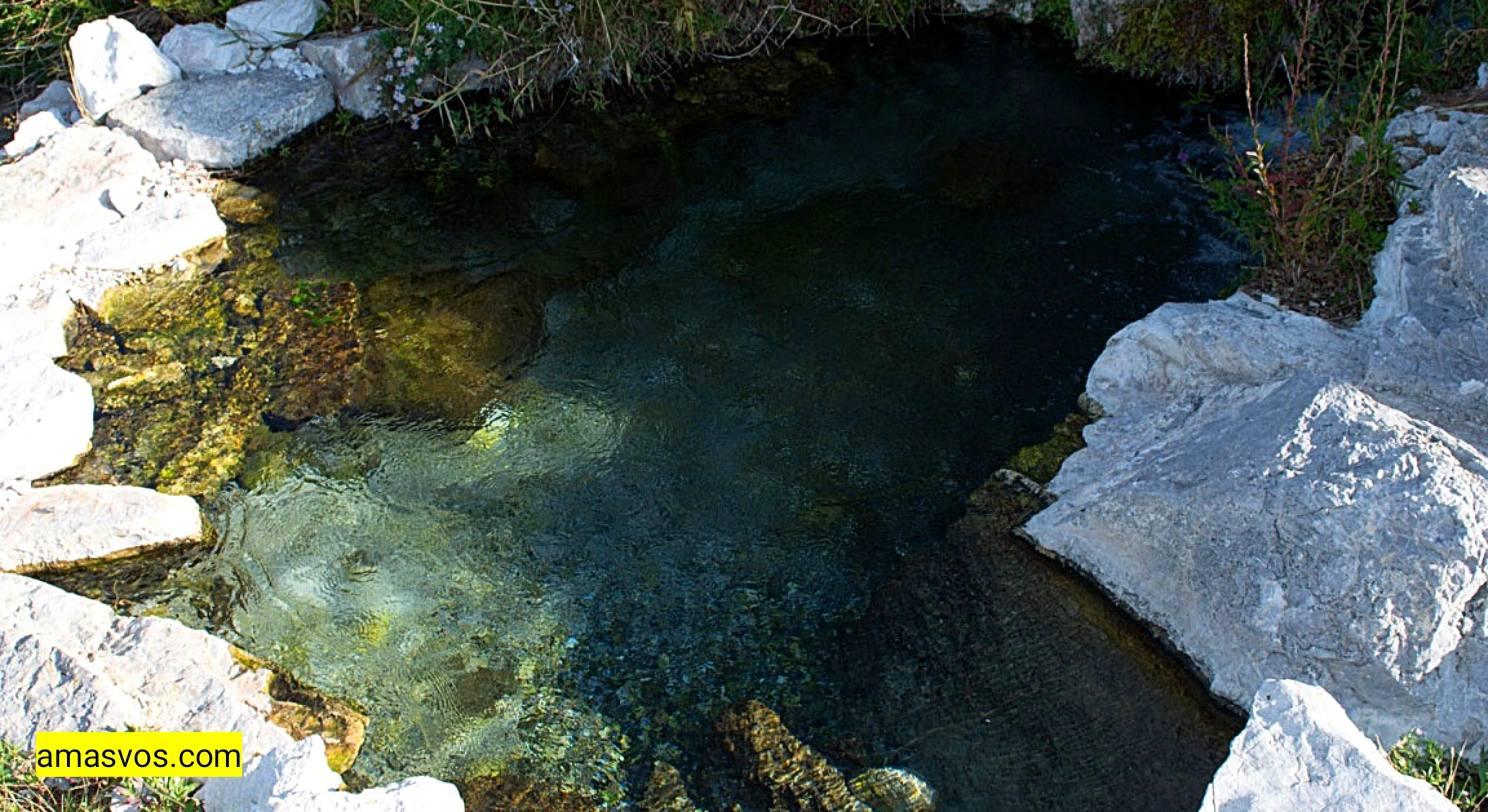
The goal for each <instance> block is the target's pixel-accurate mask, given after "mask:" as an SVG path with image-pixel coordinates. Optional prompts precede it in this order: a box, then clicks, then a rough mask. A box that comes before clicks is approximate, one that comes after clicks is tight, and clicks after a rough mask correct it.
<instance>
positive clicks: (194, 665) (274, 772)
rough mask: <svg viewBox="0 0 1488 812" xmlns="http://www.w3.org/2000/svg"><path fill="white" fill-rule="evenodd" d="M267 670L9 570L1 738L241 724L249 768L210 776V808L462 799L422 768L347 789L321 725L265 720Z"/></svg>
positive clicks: (1, 618)
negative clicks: (374, 785)
mask: <svg viewBox="0 0 1488 812" xmlns="http://www.w3.org/2000/svg"><path fill="white" fill-rule="evenodd" d="M269 676H270V675H269V673H268V672H267V671H263V670H259V669H255V668H254V667H252V666H251V665H247V664H245V663H244V659H243V658H241V657H239V656H237V655H236V653H235V652H234V650H233V648H232V647H231V646H230V645H228V644H227V643H226V642H225V641H223V640H220V639H218V638H216V637H213V636H211V635H209V634H207V633H205V632H200V631H196V630H195V629H189V628H187V627H185V626H183V625H181V624H180V623H177V622H176V621H174V620H166V619H164V618H148V617H147V618H130V617H119V616H118V615H115V614H114V613H113V611H112V610H110V609H109V608H108V607H107V606H104V605H103V604H101V603H98V602H97V601H93V600H90V599H88V598H84V597H80V596H78V595H73V594H71V593H68V592H65V591H63V590H61V589H58V588H56V587H54V586H50V585H48V584H44V583H42V582H40V581H35V580H32V579H30V578H25V577H22V576H19V575H6V574H0V739H3V740H5V741H8V742H10V743H12V744H15V745H19V746H21V747H30V746H31V742H32V740H33V737H34V736H35V734H36V732H37V731H39V730H127V729H131V728H138V729H148V730H232V731H238V732H241V733H242V734H243V751H244V753H243V755H244V765H245V769H244V777H243V778H217V779H207V780H206V781H204V782H203V784H204V786H203V787H202V789H201V790H200V792H199V793H198V795H199V797H200V798H201V799H202V800H203V801H204V802H205V804H206V807H207V809H210V810H219V809H220V810H233V811H234V812H238V811H239V810H284V812H289V810H296V812H299V810H321V809H331V810H337V809H344V810H354V809H373V810H388V811H389V812H394V810H399V811H401V810H407V812H413V810H432V811H433V812H442V810H455V811H456V812H458V810H460V809H462V808H463V804H462V803H461V801H460V796H459V793H458V792H457V791H456V790H455V788H454V787H452V786H450V785H448V784H445V783H443V782H439V781H435V780H433V779H429V778H415V779H409V780H407V781H403V782H400V783H398V784H394V785H391V786H389V787H385V788H379V789H373V790H368V791H366V792H362V793H359V794H356V795H352V794H349V793H342V792H339V791H337V790H338V788H339V787H340V785H341V780H340V776H338V775H336V774H335V773H334V772H331V770H330V768H329V767H328V766H327V765H326V760H325V745H324V743H323V742H322V741H321V739H320V738H319V737H318V736H315V737H310V738H307V739H304V740H301V741H299V742H296V741H294V740H293V739H292V738H290V735H289V734H288V733H287V732H285V731H284V730H282V729H280V728H279V727H276V726H275V725H273V724H272V723H270V722H269V721H267V714H268V713H269V710H270V708H271V699H270V697H269V695H268V693H267V686H268V679H269Z"/></svg>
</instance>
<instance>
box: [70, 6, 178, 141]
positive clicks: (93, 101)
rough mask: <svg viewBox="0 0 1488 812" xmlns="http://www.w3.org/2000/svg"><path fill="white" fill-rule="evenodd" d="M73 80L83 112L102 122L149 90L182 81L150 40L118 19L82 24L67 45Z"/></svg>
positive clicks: (166, 58)
mask: <svg viewBox="0 0 1488 812" xmlns="http://www.w3.org/2000/svg"><path fill="white" fill-rule="evenodd" d="M67 47H68V50H69V51H70V52H71V54H72V77H73V78H72V81H73V87H74V89H75V90H76V91H77V95H78V98H79V100H80V101H81V102H82V104H83V111H84V112H85V113H87V114H88V115H89V116H92V117H93V118H94V119H95V120H96V119H101V118H103V117H104V116H105V115H107V114H108V113H109V112H110V111H111V110H113V109H114V108H115V107H116V106H118V105H119V104H121V103H123V102H126V101H128V100H130V99H132V98H134V97H136V96H138V95H140V94H141V93H143V92H145V91H146V90H149V89H150V88H152V87H160V86H161V85H166V84H170V83H171V82H174V81H176V80H177V79H180V78H181V69H180V68H179V67H177V66H176V63H174V62H172V61H171V60H170V58H169V57H167V56H165V55H164V54H162V53H161V52H160V49H158V48H156V47H155V43H153V42H151V41H150V38H149V37H147V36H145V35H144V34H142V33H140V31H139V30H138V29H136V28H135V27H134V26H133V25H131V24H129V22H127V21H125V20H121V19H119V18H118V17H106V18H104V19H102V20H94V21H92V22H87V23H83V24H82V25H80V26H78V30H77V32H76V33H74V34H73V35H72V39H70V40H68V43H67Z"/></svg>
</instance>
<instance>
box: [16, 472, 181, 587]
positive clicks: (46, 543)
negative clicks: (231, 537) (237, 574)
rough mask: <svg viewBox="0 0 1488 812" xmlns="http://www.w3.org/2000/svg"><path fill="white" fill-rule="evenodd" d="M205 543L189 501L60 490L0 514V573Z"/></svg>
mask: <svg viewBox="0 0 1488 812" xmlns="http://www.w3.org/2000/svg"><path fill="white" fill-rule="evenodd" d="M201 538H202V523H201V511H200V510H199V509H198V508H197V505H196V500H194V499H192V498H191V497H189V496H168V495H166V494H163V493H160V492H158V491H152V490H149V489H147V488H130V487H114V486H110V485H57V486H54V487H50V488H41V489H39V490H34V491H29V492H27V493H24V494H22V495H21V497H20V498H19V499H17V500H15V501H14V502H13V503H11V504H10V505H9V506H7V507H6V508H5V509H4V510H3V511H0V570H4V571H7V572H30V571H36V570H41V569H46V568H48V567H52V566H56V565H59V564H68V563H74V562H81V561H90V560H96V559H103V558H112V557H115V556H119V555H124V554H130V553H135V552H141V551H143V550H147V549H151V548H156V547H161V546H166V545H175V544H189V543H192V542H198V541H201Z"/></svg>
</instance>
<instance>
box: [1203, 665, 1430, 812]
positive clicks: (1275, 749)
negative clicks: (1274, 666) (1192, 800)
mask: <svg viewBox="0 0 1488 812" xmlns="http://www.w3.org/2000/svg"><path fill="white" fill-rule="evenodd" d="M1199 809H1200V810H1201V812H1297V810H1304V809H1326V810H1331V812H1373V810H1379V811H1380V812H1385V810H1389V811H1390V812H1452V810H1455V809H1456V807H1455V806H1454V805H1452V804H1451V803H1450V802H1448V801H1447V799H1446V798H1445V797H1443V796H1442V795H1441V793H1439V792H1437V791H1436V790H1435V789H1433V788H1432V787H1431V785H1430V784H1427V783H1426V782H1425V781H1421V780H1420V779H1416V778H1410V777H1408V776H1404V775H1401V774H1400V773H1399V772H1396V770H1395V768H1394V767H1393V766H1391V764H1390V762H1389V760H1388V759H1387V758H1386V757H1385V754H1384V753H1383V752H1381V751H1380V749H1379V748H1378V747H1376V746H1375V745H1374V743H1373V742H1371V741H1370V740H1369V739H1368V738H1367V737H1365V735H1364V734H1363V733H1361V732H1359V729H1358V728H1357V727H1354V725H1353V723H1352V722H1350V721H1349V717H1348V714H1346V713H1345V712H1344V710H1343V708H1342V707H1339V705H1338V703H1337V702H1336V701H1334V699H1333V697H1331V696H1329V695H1328V692H1327V691H1324V690H1323V689H1322V688H1319V687H1317V686H1315V685H1307V684H1304V683H1301V682H1295V681H1293V680H1266V682H1265V683H1264V684H1263V685H1261V688H1260V690H1259V691H1257V692H1256V695H1255V702H1254V704H1252V705H1251V712H1250V721H1249V722H1248V723H1247V724H1246V725H1245V730H1243V731H1241V733H1240V735H1239V736H1237V737H1235V740H1234V741H1233V742H1232V743H1231V744H1230V756H1229V758H1227V759H1225V762H1224V764H1222V765H1220V768H1219V772H1217V773H1215V775H1214V780H1213V781H1212V782H1211V783H1210V785H1209V789H1208V791H1207V792H1205V793H1204V800H1203V802H1202V803H1200V804H1199Z"/></svg>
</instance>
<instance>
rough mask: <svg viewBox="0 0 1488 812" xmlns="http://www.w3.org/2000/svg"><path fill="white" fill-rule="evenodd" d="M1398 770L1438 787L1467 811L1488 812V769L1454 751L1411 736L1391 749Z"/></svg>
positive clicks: (1480, 755)
mask: <svg viewBox="0 0 1488 812" xmlns="http://www.w3.org/2000/svg"><path fill="white" fill-rule="evenodd" d="M1390 763H1391V764H1394V765H1395V769H1397V770H1399V771H1400V772H1402V773H1404V774H1406V775H1409V776H1411V777H1413V778H1419V779H1421V780H1422V781H1425V782H1426V783H1428V784H1430V785H1431V786H1433V787H1436V788H1437V790H1439V791H1440V792H1441V794H1443V795H1445V796H1447V800H1449V801H1451V802H1452V803H1454V804H1456V805H1457V808H1458V809H1462V810H1464V812H1488V766H1485V761H1484V759H1483V754H1482V753H1479V754H1478V761H1477V762H1476V763H1474V762H1470V761H1468V760H1467V759H1466V757H1465V755H1464V754H1463V753H1462V752H1461V751H1459V750H1457V749H1454V748H1450V747H1445V746H1443V745H1441V744H1439V743H1437V742H1434V741H1432V740H1430V739H1427V738H1424V737H1422V736H1420V735H1418V734H1415V733H1411V734H1409V735H1407V736H1406V737H1405V738H1404V739H1402V740H1401V741H1400V743H1399V744H1397V745H1395V747H1394V748H1392V749H1391V750H1390Z"/></svg>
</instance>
